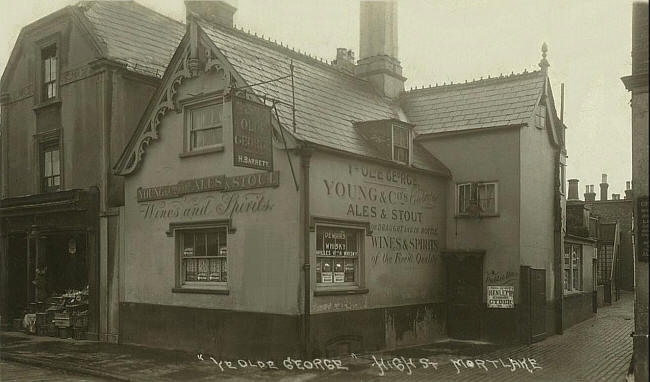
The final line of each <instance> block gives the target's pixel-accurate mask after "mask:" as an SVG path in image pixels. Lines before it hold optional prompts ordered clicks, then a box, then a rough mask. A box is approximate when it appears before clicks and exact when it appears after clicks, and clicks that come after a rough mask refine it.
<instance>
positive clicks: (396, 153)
mask: <svg viewBox="0 0 650 382" xmlns="http://www.w3.org/2000/svg"><path fill="white" fill-rule="evenodd" d="M393 159H395V160H396V161H399V162H403V163H407V162H408V160H409V151H408V149H404V148H401V147H397V146H395V147H394V148H393Z"/></svg>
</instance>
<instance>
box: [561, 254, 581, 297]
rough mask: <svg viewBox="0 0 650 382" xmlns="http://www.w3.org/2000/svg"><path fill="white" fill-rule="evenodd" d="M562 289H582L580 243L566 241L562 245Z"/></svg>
mask: <svg viewBox="0 0 650 382" xmlns="http://www.w3.org/2000/svg"><path fill="white" fill-rule="evenodd" d="M563 266H564V272H563V273H564V291H565V292H574V291H581V290H582V245H580V244H571V243H566V244H565V246H564V259H563Z"/></svg>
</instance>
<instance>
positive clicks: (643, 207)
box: [636, 196, 648, 261]
mask: <svg viewBox="0 0 650 382" xmlns="http://www.w3.org/2000/svg"><path fill="white" fill-rule="evenodd" d="M636 203H637V205H636V226H637V227H638V228H637V232H638V233H637V235H638V238H637V239H636V240H637V243H638V245H637V247H636V252H637V259H638V260H639V261H648V197H647V196H639V197H638V198H637V202H636Z"/></svg>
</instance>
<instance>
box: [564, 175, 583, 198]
mask: <svg viewBox="0 0 650 382" xmlns="http://www.w3.org/2000/svg"><path fill="white" fill-rule="evenodd" d="M578 182H579V181H578V179H569V195H568V196H569V197H568V198H567V200H579V199H580V197H579V196H578Z"/></svg>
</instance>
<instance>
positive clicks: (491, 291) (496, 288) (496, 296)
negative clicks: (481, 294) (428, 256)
mask: <svg viewBox="0 0 650 382" xmlns="http://www.w3.org/2000/svg"><path fill="white" fill-rule="evenodd" d="M487 306H488V308H501V309H511V308H514V307H515V287H514V286H512V285H488V287H487Z"/></svg>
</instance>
